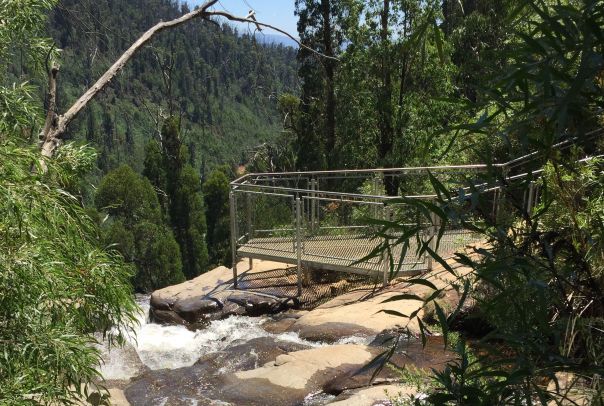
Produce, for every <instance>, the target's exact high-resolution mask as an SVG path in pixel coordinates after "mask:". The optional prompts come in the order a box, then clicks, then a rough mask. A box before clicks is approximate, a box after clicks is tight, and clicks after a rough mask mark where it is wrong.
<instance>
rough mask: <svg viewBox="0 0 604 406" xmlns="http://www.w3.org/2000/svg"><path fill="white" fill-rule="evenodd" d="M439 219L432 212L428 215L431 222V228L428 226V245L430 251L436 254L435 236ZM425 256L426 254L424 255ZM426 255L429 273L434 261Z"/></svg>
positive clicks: (430, 256)
mask: <svg viewBox="0 0 604 406" xmlns="http://www.w3.org/2000/svg"><path fill="white" fill-rule="evenodd" d="M438 220H439V217H438V216H437V215H436V213H434V212H432V213H430V221H431V222H432V224H431V226H430V238H431V240H430V244H429V247H430V248H431V249H432V251H433V252H434V253H435V254H437V252H436V235H437V234H438V227H439V224H440V223H439V221H438ZM424 255H426V254H424ZM427 255H428V271H431V270H432V268H433V267H434V259H433V258H432V255H430V254H427Z"/></svg>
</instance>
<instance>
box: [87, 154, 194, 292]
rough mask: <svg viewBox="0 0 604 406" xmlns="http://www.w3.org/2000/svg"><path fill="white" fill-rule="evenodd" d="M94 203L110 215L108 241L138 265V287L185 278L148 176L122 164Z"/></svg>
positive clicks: (104, 182) (106, 231) (144, 289)
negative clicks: (143, 175)
mask: <svg viewBox="0 0 604 406" xmlns="http://www.w3.org/2000/svg"><path fill="white" fill-rule="evenodd" d="M95 203H96V207H97V209H98V210H99V211H102V212H104V213H106V214H107V215H108V219H107V220H106V221H105V224H104V225H103V230H104V240H105V242H106V243H107V244H108V245H114V246H115V249H116V250H117V251H119V252H120V253H121V254H122V255H123V256H124V258H125V259H126V260H127V261H129V262H131V263H132V264H134V265H135V267H136V274H135V276H134V279H133V283H134V287H135V289H136V290H138V291H142V292H150V291H153V290H155V289H159V288H162V287H164V286H167V285H170V284H175V283H179V282H182V281H184V275H183V273H182V262H181V255H180V249H179V246H178V244H177V243H176V240H175V239H174V236H173V234H172V231H171V230H170V228H168V227H167V226H166V225H165V223H164V221H163V216H162V213H161V208H160V204H159V201H158V199H157V195H156V193H155V190H154V189H153V187H152V186H151V183H150V182H149V180H148V179H146V178H143V177H141V176H140V175H138V174H137V173H136V172H134V171H133V170H132V168H130V167H129V166H127V165H122V166H120V167H119V168H117V169H115V170H113V171H111V172H109V173H107V175H105V177H104V178H103V180H102V181H101V183H100V185H99V187H98V190H97V193H96V197H95Z"/></svg>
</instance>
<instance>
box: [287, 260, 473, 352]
mask: <svg viewBox="0 0 604 406" xmlns="http://www.w3.org/2000/svg"><path fill="white" fill-rule="evenodd" d="M469 271H470V270H469V269H468V268H463V267H458V268H457V269H456V273H457V274H458V275H463V274H465V273H467V272H469ZM423 278H425V279H427V280H428V281H430V282H431V283H433V284H434V285H435V287H436V288H437V289H444V294H443V298H444V299H445V300H447V303H446V305H445V306H443V307H447V308H454V307H455V306H456V304H457V300H458V298H459V296H458V295H457V292H455V291H454V290H453V289H452V288H451V287H450V283H451V282H452V281H453V280H454V279H455V278H456V277H455V276H454V275H452V274H450V273H449V272H447V271H444V270H443V269H442V268H437V269H435V270H434V271H433V272H431V273H429V274H426V275H424V276H423ZM433 291H434V290H433V289H432V288H430V287H428V286H424V285H418V284H414V285H411V284H409V283H407V282H405V281H404V279H400V280H398V281H395V283H393V284H392V285H391V286H389V287H388V288H386V289H382V290H376V289H359V290H355V291H352V292H348V293H345V294H343V295H340V296H338V297H336V298H334V299H332V300H330V301H328V302H327V303H325V304H323V305H321V306H319V307H317V308H316V309H314V310H311V311H310V312H309V313H307V314H305V315H303V316H302V317H300V318H299V319H298V320H296V321H295V322H294V323H293V324H292V326H291V327H290V328H289V330H290V331H294V332H297V333H299V334H300V337H302V338H305V339H307V340H315V341H324V342H336V341H338V340H340V339H342V338H344V337H348V336H351V335H364V336H372V335H377V334H378V333H380V332H382V331H384V330H396V329H401V328H404V329H408V331H410V332H411V333H412V334H419V331H420V329H419V324H418V322H417V319H416V318H411V319H409V318H408V317H401V316H400V315H401V314H402V315H405V316H409V315H412V314H413V313H415V312H417V315H418V316H419V317H423V314H424V310H423V309H421V308H422V304H423V302H422V301H421V300H415V299H403V300H396V301H392V302H386V300H388V299H390V298H393V297H394V296H397V295H401V294H413V295H416V296H418V297H420V298H424V297H427V296H428V295H429V294H431V293H432V292H433Z"/></svg>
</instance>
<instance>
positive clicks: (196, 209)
mask: <svg viewBox="0 0 604 406" xmlns="http://www.w3.org/2000/svg"><path fill="white" fill-rule="evenodd" d="M179 124H180V123H179V121H178V119H177V118H176V117H170V118H168V119H167V120H166V122H165V123H164V126H163V128H162V162H163V165H164V171H165V173H166V191H167V198H168V214H169V219H170V224H171V226H172V230H173V231H174V235H175V237H176V241H177V242H178V245H179V246H180V251H181V256H182V264H183V272H184V274H185V276H186V277H187V278H194V277H195V276H198V275H200V274H201V273H203V272H205V271H206V270H207V265H208V250H207V246H206V233H207V227H206V218H205V209H204V204H203V195H202V192H201V179H200V178H199V175H198V174H197V173H196V172H195V170H194V169H193V167H192V166H191V165H189V164H185V162H186V158H187V153H186V148H184V147H183V146H182V144H181V139H180V127H179Z"/></svg>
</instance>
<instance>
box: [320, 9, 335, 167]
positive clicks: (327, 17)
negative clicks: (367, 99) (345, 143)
mask: <svg viewBox="0 0 604 406" xmlns="http://www.w3.org/2000/svg"><path fill="white" fill-rule="evenodd" d="M321 15H322V17H323V47H324V50H325V55H326V56H328V57H331V58H328V59H325V61H324V63H323V65H324V67H325V82H326V83H325V93H326V97H325V152H326V154H327V167H328V168H329V169H333V167H334V166H335V165H336V159H335V158H336V155H335V146H336V95H335V86H334V82H335V61H334V59H333V57H334V49H333V41H332V26H331V3H330V0H321Z"/></svg>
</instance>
